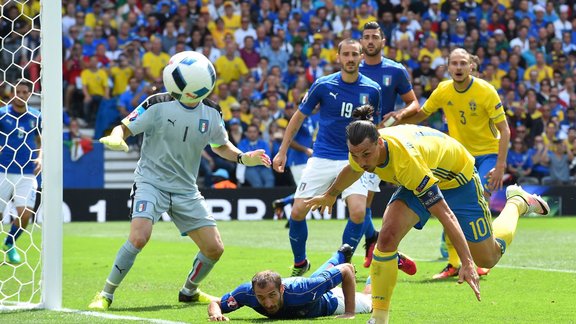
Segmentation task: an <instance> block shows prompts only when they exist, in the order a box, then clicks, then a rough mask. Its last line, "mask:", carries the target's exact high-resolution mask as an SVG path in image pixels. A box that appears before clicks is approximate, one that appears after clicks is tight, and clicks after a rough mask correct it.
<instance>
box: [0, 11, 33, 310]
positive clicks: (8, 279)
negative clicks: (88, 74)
mask: <svg viewBox="0 0 576 324" xmlns="http://www.w3.org/2000/svg"><path fill="white" fill-rule="evenodd" d="M40 43H41V41H40V2H39V1H37V0H20V1H15V0H0V212H1V213H2V221H1V222H0V245H1V246H2V248H1V249H0V309H1V308H5V307H17V306H19V305H27V304H28V305H30V304H38V303H40V299H41V289H40V288H41V286H40V277H41V272H42V271H41V257H40V256H41V253H40V251H41V228H40V225H39V224H38V222H37V220H38V219H39V218H38V217H37V213H36V210H38V204H39V193H38V190H37V177H36V176H35V174H34V170H33V169H34V166H35V161H34V160H35V159H36V157H37V156H38V153H39V146H37V144H36V143H37V140H36V138H39V135H40V128H39V127H40V120H39V119H38V117H37V116H34V115H31V114H30V112H31V111H33V109H37V111H39V110H40V107H39V105H40V100H39V98H40V97H39V93H40V90H41V89H40V78H39V75H40ZM28 87H29V88H28ZM22 89H29V92H27V91H23V90H22ZM34 107H35V108H34ZM22 109H25V113H23V112H22ZM38 180H39V177H38ZM37 196H38V197H37ZM36 198H37V199H36ZM26 223H28V224H26ZM20 225H22V226H24V225H27V226H26V227H25V228H22V227H21V226H20ZM20 228H22V230H21V231H20V230H19V229H20ZM18 257H19V258H18Z"/></svg>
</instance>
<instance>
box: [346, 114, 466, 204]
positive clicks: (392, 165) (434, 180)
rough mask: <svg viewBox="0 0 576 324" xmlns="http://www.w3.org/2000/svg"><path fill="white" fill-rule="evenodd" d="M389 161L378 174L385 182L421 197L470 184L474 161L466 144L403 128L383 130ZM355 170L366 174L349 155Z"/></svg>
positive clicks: (439, 134)
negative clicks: (437, 190)
mask: <svg viewBox="0 0 576 324" xmlns="http://www.w3.org/2000/svg"><path fill="white" fill-rule="evenodd" d="M379 132H380V137H381V138H382V139H384V141H385V142H384V145H385V148H386V151H387V153H388V158H387V159H386V161H385V162H384V163H382V164H381V165H379V166H377V167H376V169H375V170H374V173H375V174H376V175H377V176H378V177H379V178H380V179H382V180H383V181H386V182H389V183H393V184H396V185H399V186H403V187H405V188H406V189H408V190H412V191H413V192H414V194H415V195H416V196H421V195H422V194H424V193H425V192H426V191H427V190H428V189H429V188H430V187H432V186H433V185H434V184H438V187H439V188H440V189H441V190H443V189H453V188H457V187H460V186H463V185H464V184H466V183H468V181H470V179H472V175H473V173H474V157H473V156H472V155H471V154H470V153H469V152H468V151H467V150H466V148H465V147H464V146H462V144H460V143H458V142H457V141H456V140H455V139H453V138H451V137H450V136H448V135H446V134H444V133H442V132H440V131H437V130H435V129H432V128H429V127H424V126H417V125H400V126H393V127H387V128H383V129H381V130H379ZM348 160H349V163H350V166H351V167H352V169H353V170H355V171H359V172H363V171H364V170H363V169H362V168H360V166H359V165H358V164H357V163H356V162H354V160H353V159H352V155H350V154H349V155H348Z"/></svg>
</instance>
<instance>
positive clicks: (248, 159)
mask: <svg viewBox="0 0 576 324" xmlns="http://www.w3.org/2000/svg"><path fill="white" fill-rule="evenodd" d="M212 150H213V151H214V152H215V153H216V154H218V155H220V156H221V157H222V158H224V159H226V160H228V161H232V162H237V163H240V164H244V165H246V166H256V165H263V166H265V167H270V164H271V162H270V157H269V156H268V154H266V152H265V151H264V150H254V151H249V152H242V151H240V149H238V148H237V147H236V146H234V144H232V143H230V142H227V143H226V144H224V145H220V146H218V147H212Z"/></svg>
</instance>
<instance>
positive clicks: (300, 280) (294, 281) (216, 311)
mask: <svg viewBox="0 0 576 324" xmlns="http://www.w3.org/2000/svg"><path fill="white" fill-rule="evenodd" d="M354 273H355V270H354V266H353V265H352V264H350V263H344V264H340V265H337V266H335V267H332V268H330V269H327V270H324V271H322V272H319V273H317V274H315V275H314V276H312V277H310V278H304V277H292V278H285V279H282V278H281V277H280V275H279V274H278V273H276V272H273V271H270V270H266V271H262V272H258V273H257V274H256V275H255V276H254V277H253V278H252V281H251V282H247V283H244V284H242V285H240V286H238V287H236V289H234V290H233V291H231V292H229V293H227V294H225V295H224V296H222V297H221V298H220V299H218V300H214V301H212V302H211V303H210V305H209V306H208V316H209V318H210V320H211V321H228V320H229V319H228V317H226V316H224V315H223V314H226V313H230V312H233V311H235V310H237V309H239V308H241V307H242V306H248V307H250V308H252V309H254V310H255V311H256V312H258V313H260V314H262V315H264V316H266V317H269V318H273V319H299V318H300V319H301V318H315V317H322V316H331V315H338V316H337V317H338V318H348V319H353V318H354V314H356V313H358V314H366V313H370V311H371V309H372V302H371V295H370V293H371V285H370V284H369V283H368V284H367V285H366V288H365V289H364V292H363V293H359V292H356V288H355V286H356V282H355V274H354ZM340 283H342V288H340V287H337V286H338V285H339V284H340Z"/></svg>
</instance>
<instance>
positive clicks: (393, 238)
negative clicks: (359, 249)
mask: <svg viewBox="0 0 576 324" xmlns="http://www.w3.org/2000/svg"><path fill="white" fill-rule="evenodd" d="M400 240H402V237H400V235H398V234H397V233H395V232H394V231H390V230H388V229H386V228H382V229H381V230H380V234H379V235H378V243H377V244H376V245H377V248H378V250H380V251H382V252H390V251H395V250H397V249H398V245H399V244H400Z"/></svg>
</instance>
